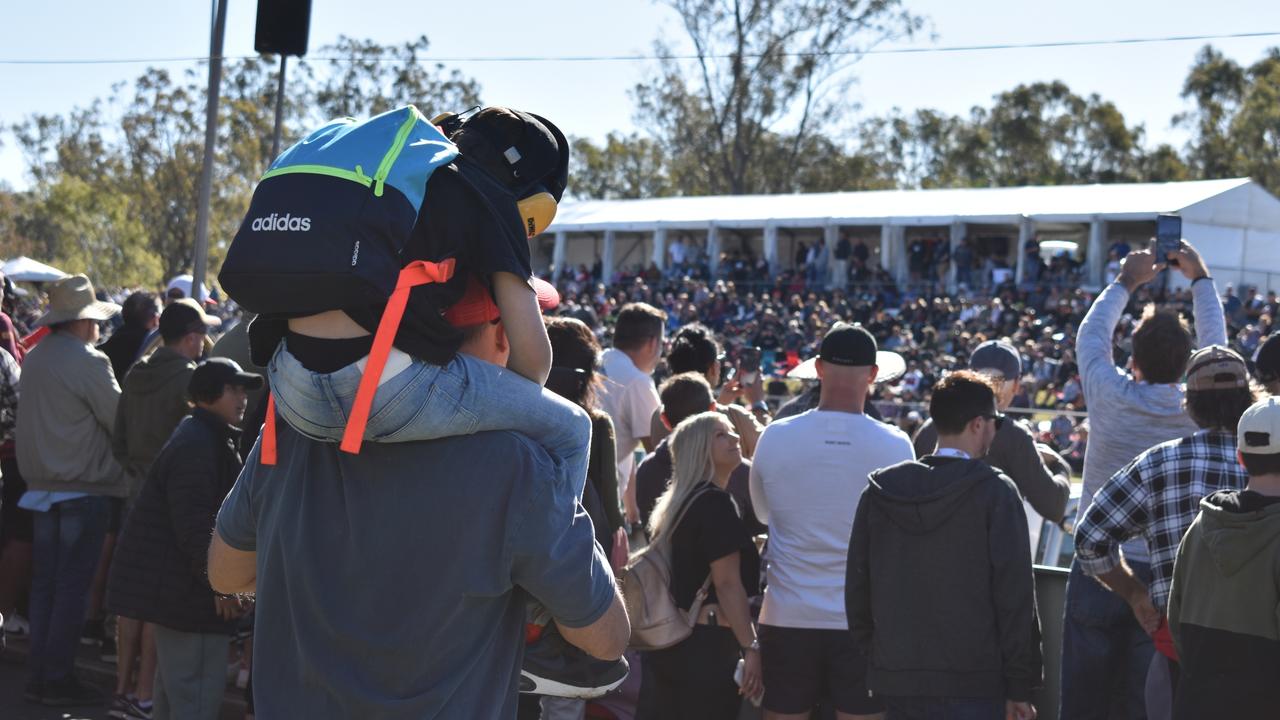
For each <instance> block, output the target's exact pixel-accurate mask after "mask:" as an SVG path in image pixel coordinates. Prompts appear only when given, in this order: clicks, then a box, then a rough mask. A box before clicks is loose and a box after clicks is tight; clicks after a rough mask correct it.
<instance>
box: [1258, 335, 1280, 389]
mask: <svg viewBox="0 0 1280 720" xmlns="http://www.w3.org/2000/svg"><path fill="white" fill-rule="evenodd" d="M1253 375H1254V377H1256V378H1258V382H1260V383H1263V384H1266V383H1270V382H1275V381H1276V380H1280V332H1278V333H1272V334H1271V336H1270V337H1268V338H1267V339H1266V340H1265V341H1263V343H1262V344H1261V345H1259V346H1258V351H1257V352H1255V353H1254V354H1253Z"/></svg>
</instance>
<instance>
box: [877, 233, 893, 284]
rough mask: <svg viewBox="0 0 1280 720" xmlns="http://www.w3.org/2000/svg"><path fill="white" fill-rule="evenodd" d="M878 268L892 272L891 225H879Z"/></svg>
mask: <svg viewBox="0 0 1280 720" xmlns="http://www.w3.org/2000/svg"><path fill="white" fill-rule="evenodd" d="M880 269H882V270H884V271H885V272H887V273H889V274H890V275H892V274H893V226H892V225H881V226H880Z"/></svg>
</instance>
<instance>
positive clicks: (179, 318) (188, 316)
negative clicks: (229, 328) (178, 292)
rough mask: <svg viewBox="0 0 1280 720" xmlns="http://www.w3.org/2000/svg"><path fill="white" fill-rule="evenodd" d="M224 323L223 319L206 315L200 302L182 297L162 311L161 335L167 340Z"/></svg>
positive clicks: (204, 330)
mask: <svg viewBox="0 0 1280 720" xmlns="http://www.w3.org/2000/svg"><path fill="white" fill-rule="evenodd" d="M220 325H222V320H221V319H219V318H217V317H214V316H213V315H206V314H205V312H204V309H203V308H201V307H200V303H198V302H196V301H195V300H192V299H191V298H182V299H179V300H174V301H173V302H171V303H169V306H168V307H166V308H165V309H164V312H162V313H160V337H162V338H164V339H165V340H177V339H178V338H180V337H182V336H183V335H186V334H187V333H193V332H208V330H209V328H214V327H218V326H220Z"/></svg>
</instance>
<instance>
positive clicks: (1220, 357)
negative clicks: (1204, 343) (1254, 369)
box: [1187, 345, 1249, 391]
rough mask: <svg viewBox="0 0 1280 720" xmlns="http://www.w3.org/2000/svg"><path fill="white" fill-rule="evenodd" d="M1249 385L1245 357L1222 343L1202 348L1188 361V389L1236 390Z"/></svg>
mask: <svg viewBox="0 0 1280 720" xmlns="http://www.w3.org/2000/svg"><path fill="white" fill-rule="evenodd" d="M1247 387H1249V368H1248V367H1247V366H1246V365H1245V364H1244V358H1242V357H1240V355H1239V354H1238V353H1237V352H1236V351H1234V350H1231V349H1229V348H1226V347H1223V346H1222V345H1210V346H1209V347H1206V348H1201V349H1199V350H1197V351H1195V352H1194V353H1192V355H1191V359H1190V360H1188V361H1187V389H1188V390H1195V391H1201V390H1234V389H1236V388H1247Z"/></svg>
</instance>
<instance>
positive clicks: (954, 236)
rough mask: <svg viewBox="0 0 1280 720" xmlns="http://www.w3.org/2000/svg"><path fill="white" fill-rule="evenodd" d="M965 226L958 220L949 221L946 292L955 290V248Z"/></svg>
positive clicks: (963, 232)
mask: <svg viewBox="0 0 1280 720" xmlns="http://www.w3.org/2000/svg"><path fill="white" fill-rule="evenodd" d="M965 232H966V226H965V224H964V223H962V222H960V221H958V220H957V221H955V222H953V223H951V238H950V240H951V262H950V263H948V265H949V267H948V269H947V292H949V293H953V294H954V293H955V291H956V249H957V248H959V247H960V241H961V240H963V239H964V236H965Z"/></svg>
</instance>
